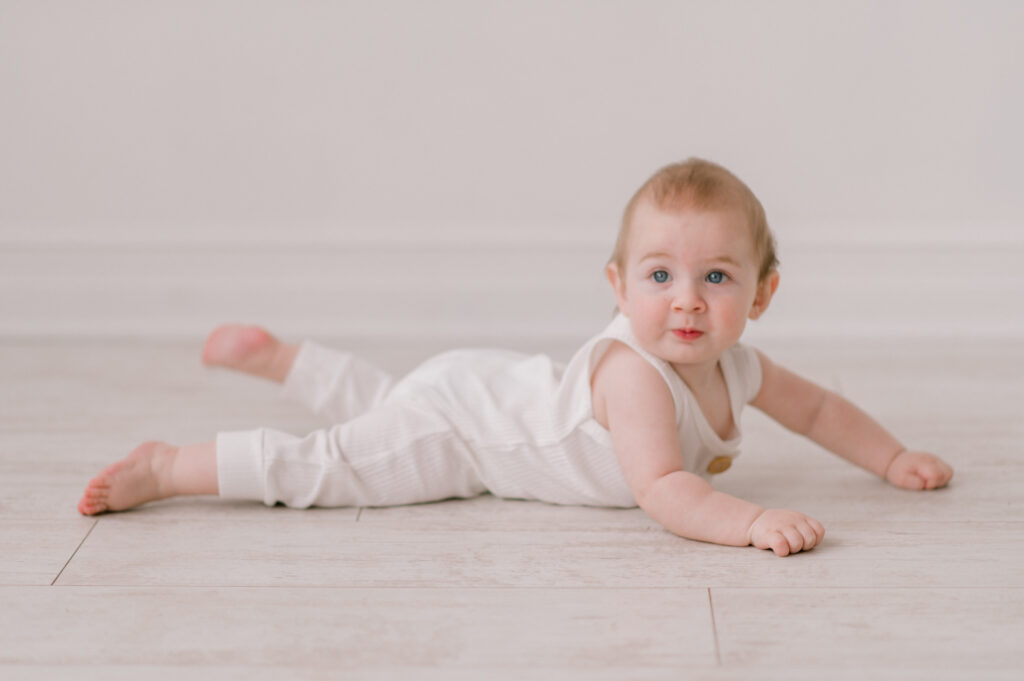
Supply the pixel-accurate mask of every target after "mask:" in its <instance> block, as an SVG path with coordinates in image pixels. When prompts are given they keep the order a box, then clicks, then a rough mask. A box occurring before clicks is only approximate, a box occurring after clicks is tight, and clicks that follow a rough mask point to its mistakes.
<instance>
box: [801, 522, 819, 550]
mask: <svg viewBox="0 0 1024 681" xmlns="http://www.w3.org/2000/svg"><path fill="white" fill-rule="evenodd" d="M797 529H798V530H799V531H800V534H801V535H802V536H803V538H804V548H803V550H804V551H810V550H811V549H813V548H814V547H815V545H817V543H818V536H817V534H816V533H815V532H814V528H813V527H811V524H810V523H809V522H802V523H800V524H799V525H797Z"/></svg>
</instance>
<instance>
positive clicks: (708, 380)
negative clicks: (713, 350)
mask: <svg viewBox="0 0 1024 681" xmlns="http://www.w3.org/2000/svg"><path fill="white" fill-rule="evenodd" d="M672 369H673V370H674V371H675V372H676V375H677V376H679V378H681V379H683V382H684V383H686V386H687V387H688V388H689V389H690V392H692V393H693V394H694V395H701V394H703V393H705V392H707V391H708V390H711V389H713V388H714V386H715V385H717V384H718V383H719V381H721V380H722V369H721V364H720V362H719V360H718V359H715V360H714V361H711V362H703V363H701V364H672Z"/></svg>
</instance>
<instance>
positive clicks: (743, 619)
mask: <svg viewBox="0 0 1024 681" xmlns="http://www.w3.org/2000/svg"><path fill="white" fill-rule="evenodd" d="M712 600H713V608H714V613H715V624H716V630H717V632H718V641H719V646H720V649H721V654H722V663H723V665H724V666H725V667H726V668H728V667H743V668H747V669H750V670H760V669H764V668H769V669H772V668H774V669H778V668H780V667H789V668H794V669H800V668H804V669H806V668H809V667H810V668H816V669H820V670H823V673H826V674H827V672H825V671H824V670H830V669H836V668H838V669H844V668H846V669H850V668H857V669H860V670H862V672H863V673H865V674H866V675H871V676H873V674H870V670H874V669H888V670H895V669H906V670H917V671H923V670H929V671H932V670H936V671H941V670H945V671H947V672H948V671H950V670H960V672H961V673H962V674H964V678H979V679H984V678H987V672H988V671H989V670H992V671H1000V670H1001V671H1008V670H1024V650H1022V649H1021V646H1020V634H1021V632H1022V631H1024V590H1022V589H986V588H975V589H909V590H908V589H852V590H851V589H841V588H829V589H713V590H712Z"/></svg>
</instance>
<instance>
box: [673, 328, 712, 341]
mask: <svg viewBox="0 0 1024 681" xmlns="http://www.w3.org/2000/svg"><path fill="white" fill-rule="evenodd" d="M672 333H673V334H674V335H675V337H676V338H682V339H683V340H696V339H698V338H700V337H701V336H703V335H704V332H703V331H698V330H697V329H672Z"/></svg>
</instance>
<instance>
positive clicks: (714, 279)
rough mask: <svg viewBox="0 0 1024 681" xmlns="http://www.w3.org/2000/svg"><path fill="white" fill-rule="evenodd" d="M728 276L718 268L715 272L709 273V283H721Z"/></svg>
mask: <svg viewBox="0 0 1024 681" xmlns="http://www.w3.org/2000/svg"><path fill="white" fill-rule="evenodd" d="M726 276H727V275H726V274H725V272H719V271H718V270H715V271H714V272H710V273H709V274H708V276H707V280H708V282H709V283H712V284H721V283H722V282H723V281H725V277H726Z"/></svg>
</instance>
